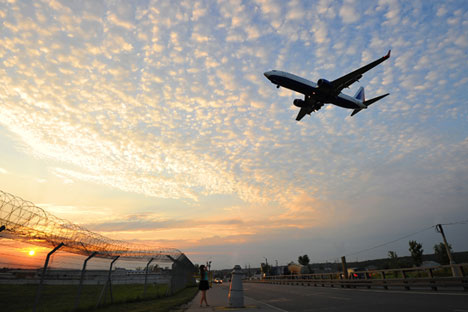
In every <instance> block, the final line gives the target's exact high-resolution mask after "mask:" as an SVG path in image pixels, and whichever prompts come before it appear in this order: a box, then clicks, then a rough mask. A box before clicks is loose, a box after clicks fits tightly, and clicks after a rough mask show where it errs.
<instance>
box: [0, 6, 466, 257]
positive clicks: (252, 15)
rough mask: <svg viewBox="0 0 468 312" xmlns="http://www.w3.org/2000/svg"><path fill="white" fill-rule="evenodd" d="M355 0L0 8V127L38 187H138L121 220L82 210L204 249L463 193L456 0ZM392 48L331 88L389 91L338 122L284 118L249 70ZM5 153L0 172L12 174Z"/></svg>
mask: <svg viewBox="0 0 468 312" xmlns="http://www.w3.org/2000/svg"><path fill="white" fill-rule="evenodd" d="M365 9H366V10H363V7H362V3H360V2H353V1H344V2H343V3H341V2H339V3H338V2H328V1H319V2H318V3H308V2H307V1H291V2H288V3H284V2H281V1H267V0H258V1H254V2H241V1H229V2H218V3H210V4H209V5H207V3H205V2H202V1H194V2H191V3H190V5H187V4H181V5H170V4H169V3H159V2H150V3H148V4H144V5H143V4H140V3H119V2H102V3H96V5H94V4H93V5H88V4H86V3H65V2H55V1H52V2H48V3H46V4H42V3H37V4H35V5H34V6H31V9H30V10H29V9H28V10H26V7H25V5H22V4H19V3H12V4H8V5H1V4H0V12H1V13H0V16H3V17H2V18H3V19H4V21H3V26H4V27H3V28H2V29H1V30H0V33H1V35H2V36H0V56H1V62H0V85H1V86H2V88H0V101H1V105H0V124H1V126H2V128H1V129H0V138H3V136H5V134H7V135H6V136H8V137H10V136H11V137H14V138H15V142H19V143H17V144H15V147H16V149H17V150H18V151H16V150H15V151H16V152H18V153H20V154H21V155H22V156H24V157H25V158H31V159H34V160H35V161H37V162H40V163H41V164H43V167H44V170H45V171H47V172H48V174H49V175H47V176H46V175H43V174H42V173H43V172H41V174H40V177H41V179H43V180H41V182H42V183H40V185H41V187H42V186H43V187H47V186H48V185H49V183H51V182H50V181H56V180H57V178H59V179H60V181H61V182H60V183H57V184H60V186H58V187H60V188H63V189H67V187H71V185H65V183H66V182H74V183H73V187H74V188H80V187H81V186H82V185H88V186H89V188H91V189H95V188H96V189H99V190H105V191H103V193H106V194H107V192H112V194H116V193H117V194H123V195H122V196H123V197H127V196H128V197H129V198H132V199H133V198H136V199H138V200H136V202H137V203H136V204H135V207H132V208H131V209H132V210H135V214H134V216H133V217H131V216H130V214H129V213H128V211H127V210H125V211H124V210H122V209H123V208H115V219H106V220H100V221H102V222H96V223H93V222H89V225H90V226H93V227H95V229H96V230H99V231H103V232H107V233H110V234H111V235H115V236H118V235H119V233H121V232H125V233H126V234H128V235H130V236H131V238H132V239H145V240H151V239H154V237H158V238H160V239H161V241H167V242H171V241H173V242H177V243H181V244H183V246H190V244H189V243H183V241H184V240H187V241H190V242H193V241H196V242H197V244H200V245H197V246H202V245H203V244H204V243H206V244H208V245H210V246H217V244H219V243H220V242H221V241H222V240H223V239H224V238H226V239H229V241H235V240H236V239H239V240H242V241H246V242H254V241H255V242H257V241H256V239H258V241H260V240H261V239H263V240H264V241H267V237H268V235H269V234H271V233H273V232H275V231H280V229H282V228H287V229H288V231H287V233H292V232H294V233H302V234H297V235H305V234H304V233H305V232H307V231H309V230H311V229H314V228H317V227H326V226H331V224H333V223H334V222H336V223H337V224H340V225H343V228H346V227H348V228H352V227H351V225H346V224H348V223H347V222H352V221H350V220H349V219H347V217H349V216H351V217H350V218H351V219H352V215H353V213H356V212H362V213H363V214H365V215H367V214H371V215H372V216H375V218H378V215H379V214H382V213H385V210H386V209H390V208H392V209H398V207H400V208H401V207H404V206H408V205H410V206H411V207H413V206H418V203H420V205H421V207H422V206H424V207H426V208H421V207H416V208H414V209H415V211H416V212H415V215H417V214H421V215H426V214H425V213H426V212H427V211H430V212H428V213H427V214H428V215H431V216H432V215H434V214H437V213H434V214H433V207H432V205H429V206H427V205H426V203H430V202H431V201H432V200H433V201H434V202H435V198H437V197H438V196H441V194H442V191H441V192H440V193H438V191H437V192H436V191H435V190H444V192H449V191H450V189H451V188H452V189H453V190H458V191H457V192H456V193H454V194H455V195H454V197H456V198H457V199H464V198H465V197H466V192H465V189H464V188H463V183H464V182H465V181H464V179H463V177H460V175H462V174H463V173H464V172H465V171H466V168H465V167H466V166H465V165H464V163H463V157H462V156H465V154H466V153H465V149H466V144H465V141H466V132H465V131H464V129H465V127H464V123H465V121H466V117H467V116H468V111H467V108H466V105H464V90H465V89H466V85H467V80H466V70H467V68H466V64H465V63H463V62H462V61H461V60H464V58H466V55H465V54H466V53H465V50H466V47H467V46H468V43H467V41H466V39H465V38H466V36H465V35H464V34H465V32H466V31H464V30H465V26H466V25H465V24H466V23H465V24H464V22H463V21H464V20H466V18H465V19H464V17H465V16H466V14H467V13H466V10H465V9H464V8H460V7H457V5H455V4H454V3H444V4H443V5H440V6H436V7H432V6H430V5H427V4H425V3H421V5H419V4H418V3H407V4H404V5H403V4H402V3H399V2H397V1H387V0H385V1H379V2H378V3H376V4H373V5H371V6H370V7H369V8H365ZM350 25H351V26H352V27H350ZM389 48H391V49H392V57H391V58H390V59H389V60H388V61H387V62H385V63H383V64H382V65H380V66H378V67H376V68H375V69H372V71H370V72H369V73H367V74H366V75H365V76H364V77H362V79H361V80H360V82H357V83H356V84H353V85H352V86H351V88H350V89H349V90H348V89H346V90H344V91H343V92H344V93H345V94H350V95H352V94H354V93H355V92H356V90H357V88H358V87H359V86H365V88H366V96H367V97H368V98H371V97H373V96H377V95H379V94H383V93H387V92H390V93H391V96H389V97H388V98H386V99H385V100H382V101H381V102H378V103H376V104H375V105H373V106H371V107H370V108H369V109H367V110H366V111H365V112H362V113H360V114H359V115H357V116H353V117H352V118H350V117H349V113H350V112H349V111H347V110H345V109H342V108H338V107H335V106H332V105H328V104H327V105H325V106H324V107H323V108H322V109H321V110H320V111H319V112H317V113H314V114H312V116H306V118H304V119H303V120H302V121H301V122H295V121H294V118H295V116H296V115H297V109H296V108H295V107H294V106H293V105H292V101H293V100H294V99H295V98H299V97H300V96H301V95H300V94H297V93H295V92H293V91H291V90H287V89H285V88H280V89H279V90H278V89H276V88H275V86H274V85H273V84H271V83H270V82H269V81H268V80H266V79H265V78H264V77H263V75H262V73H263V72H264V71H267V70H270V69H279V70H285V71H288V72H291V73H294V74H297V75H300V76H303V77H304V78H306V79H309V80H311V81H317V79H319V78H322V77H324V78H328V79H335V78H338V77H340V76H342V75H343V74H345V73H347V72H349V71H351V70H353V69H356V68H358V67H359V66H362V65H364V64H366V63H368V62H370V61H372V60H374V59H376V58H378V57H381V56H382V55H384V53H385V52H386V51H387V49H389ZM428 90H431V92H430V93H428ZM2 146H3V145H2ZM442 151H447V153H444V152H442ZM6 157H7V156H6V155H2V158H0V161H1V166H2V168H4V169H2V170H4V171H7V172H8V173H9V174H11V172H16V171H17V169H16V168H17V167H15V166H17V165H15V166H13V165H11V167H10V163H11V162H9V161H10V159H8V158H6ZM18 159H20V158H18ZM18 161H19V160H18ZM21 167H24V170H28V168H27V166H21ZM456 168H458V170H456ZM0 172H1V173H3V174H5V172H3V171H1V170H0ZM67 190H69V189H67ZM366 190H369V191H366ZM428 190H430V191H428ZM96 192H97V191H96ZM392 194H396V195H392ZM405 194H414V196H415V198H416V197H417V198H420V199H415V198H407V197H405ZM96 196H97V195H96ZM361 196H362V198H361ZM393 197H395V198H396V199H393ZM219 198H222V199H219ZM226 198H227V199H226ZM71 201H73V200H71ZM146 201H152V202H153V201H154V203H157V204H152V205H150V204H148V203H147V202H146ZM42 202H54V201H53V200H49V201H45V200H44V201H42ZM141 202H144V204H142V203H141ZM355 202H359V203H361V204H362V205H357V204H355ZM454 202H455V200H454ZM161 203H163V204H161ZM70 205H71V204H70ZM63 206H67V205H63ZM85 206H86V205H83V206H77V208H76V209H77V210H80V211H88V210H89V209H87V208H86V207H85ZM89 206H91V205H89ZM174 206H177V208H174ZM453 207H457V206H456V204H455V203H454V204H453ZM67 209H70V210H72V209H74V208H72V207H69V208H66V207H65V208H63V213H66V210H67ZM126 209H130V208H126ZM148 210H151V211H158V212H160V213H161V214H160V215H158V214H155V215H151V214H150V215H145V214H144V212H148ZM453 210H454V211H455V210H456V208H453ZM57 211H59V210H57ZM140 213H141V214H140ZM177 214H179V216H177ZM252 214H255V215H254V216H252ZM342 216H343V217H342ZM210 217H211V218H210ZM96 218H97V217H96ZM190 220H193V221H194V222H192V224H191V222H190ZM336 220H338V221H336ZM218 221H219V222H218ZM289 231H291V232H289ZM301 231H303V232H301ZM343 231H344V230H343ZM350 231H351V230H350ZM338 232H341V230H340V231H338ZM156 233H157V236H155V235H156ZM217 233H218V234H217ZM275 233H276V232H275ZM152 235H153V237H152ZM370 235H371V234H370ZM172 236H173V237H172ZM256 237H257V238H256ZM238 245H239V244H237V245H236V246H238ZM213 248H214V247H213Z"/></svg>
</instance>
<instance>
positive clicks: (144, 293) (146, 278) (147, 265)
mask: <svg viewBox="0 0 468 312" xmlns="http://www.w3.org/2000/svg"><path fill="white" fill-rule="evenodd" d="M153 260H154V258H151V259H150V261H148V263H147V264H146V272H145V286H144V288H143V298H144V297H145V296H146V282H147V281H148V267H149V265H150V263H151V262H152V261H153Z"/></svg>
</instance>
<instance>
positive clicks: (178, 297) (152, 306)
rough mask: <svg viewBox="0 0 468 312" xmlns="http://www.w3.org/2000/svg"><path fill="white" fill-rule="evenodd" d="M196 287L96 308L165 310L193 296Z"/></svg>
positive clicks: (137, 311)
mask: <svg viewBox="0 0 468 312" xmlns="http://www.w3.org/2000/svg"><path fill="white" fill-rule="evenodd" d="M197 292H198V287H188V288H185V289H183V290H181V291H179V292H178V293H176V294H174V295H173V296H170V297H165V298H160V299H155V300H144V301H139V302H132V303H122V304H114V305H112V306H108V307H105V308H101V309H98V310H96V311H99V312H114V311H115V312H128V311H131V312H150V311H152V312H154V311H157V312H166V311H170V310H173V309H174V308H176V307H179V306H181V305H183V304H185V303H187V302H189V301H190V300H192V299H193V297H195V295H196V294H197Z"/></svg>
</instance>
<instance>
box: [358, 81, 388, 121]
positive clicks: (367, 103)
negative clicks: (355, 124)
mask: <svg viewBox="0 0 468 312" xmlns="http://www.w3.org/2000/svg"><path fill="white" fill-rule="evenodd" d="M361 88H362V87H361ZM359 91H361V89H359V90H358V93H356V96H354V97H355V98H357V95H358V94H359ZM389 94H390V93H386V94H383V95H380V96H378V97H375V98H373V99H370V100H367V101H366V100H364V101H363V104H364V105H366V107H368V106H369V105H371V104H374V103H375V102H377V101H378V100H381V99H383V98H384V97H386V96H387V95H389ZM362 95H363V96H364V88H362ZM361 110H362V108H357V109H355V110H353V112H352V113H351V116H354V115H356V114H357V113H359V112H360V111H361Z"/></svg>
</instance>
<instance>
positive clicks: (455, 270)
mask: <svg viewBox="0 0 468 312" xmlns="http://www.w3.org/2000/svg"><path fill="white" fill-rule="evenodd" d="M436 230H437V232H439V233H440V234H442V239H443V240H444V245H445V250H446V251H447V256H448V257H449V260H450V268H451V269H452V276H454V277H458V276H461V274H460V270H459V268H458V267H455V261H454V260H453V257H452V253H451V252H450V248H449V245H448V243H447V239H446V238H445V233H444V229H443V228H442V224H437V225H436Z"/></svg>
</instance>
